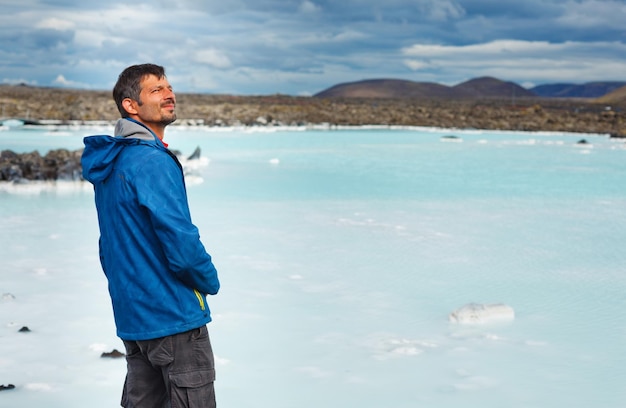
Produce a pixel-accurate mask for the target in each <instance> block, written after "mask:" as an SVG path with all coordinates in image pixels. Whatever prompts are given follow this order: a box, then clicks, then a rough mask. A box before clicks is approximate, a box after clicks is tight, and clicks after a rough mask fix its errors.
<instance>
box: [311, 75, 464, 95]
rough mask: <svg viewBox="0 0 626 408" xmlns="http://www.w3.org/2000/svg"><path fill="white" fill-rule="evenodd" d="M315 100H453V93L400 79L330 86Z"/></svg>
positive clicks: (429, 83) (440, 86)
mask: <svg viewBox="0 0 626 408" xmlns="http://www.w3.org/2000/svg"><path fill="white" fill-rule="evenodd" d="M313 96H314V97H317V98H454V97H455V96H456V95H455V93H454V91H453V90H452V89H451V88H450V87H448V86H445V85H440V84H435V83H432V82H414V81H405V80H401V79H367V80H364V81H357V82H347V83H343V84H338V85H335V86H332V87H330V88H328V89H326V90H324V91H322V92H319V93H317V94H315V95H313Z"/></svg>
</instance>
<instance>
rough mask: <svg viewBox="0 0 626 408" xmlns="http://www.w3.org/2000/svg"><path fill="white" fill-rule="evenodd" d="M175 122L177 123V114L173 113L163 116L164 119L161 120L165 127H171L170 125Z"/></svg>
mask: <svg viewBox="0 0 626 408" xmlns="http://www.w3.org/2000/svg"><path fill="white" fill-rule="evenodd" d="M175 121H176V112H172V113H171V114H169V115H163V117H162V119H161V121H160V123H161V124H162V125H163V126H167V125H169V124H170V123H174V122H175Z"/></svg>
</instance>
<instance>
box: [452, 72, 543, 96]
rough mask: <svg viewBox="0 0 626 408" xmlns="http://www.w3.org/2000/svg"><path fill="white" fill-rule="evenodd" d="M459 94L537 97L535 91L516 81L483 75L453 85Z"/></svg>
mask: <svg viewBox="0 0 626 408" xmlns="http://www.w3.org/2000/svg"><path fill="white" fill-rule="evenodd" d="M452 89H453V90H455V91H456V92H457V94H458V95H468V96H469V97H474V98H505V99H506V98H512V97H515V98H520V97H521V98H523V97H528V98H531V97H536V95H535V94H534V93H532V92H531V91H529V90H528V89H526V88H523V87H521V86H519V85H518V84H516V83H515V82H505V81H501V80H499V79H497V78H492V77H481V78H475V79H470V80H469V81H466V82H463V83H461V84H458V85H455V86H454V87H452Z"/></svg>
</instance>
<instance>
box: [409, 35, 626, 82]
mask: <svg viewBox="0 0 626 408" xmlns="http://www.w3.org/2000/svg"><path fill="white" fill-rule="evenodd" d="M402 53H403V54H404V55H405V57H406V58H405V60H404V64H405V65H406V66H407V67H408V68H409V69H411V70H414V71H428V70H433V69H436V70H438V72H437V73H438V75H440V76H448V77H450V78H457V79H458V80H459V82H460V80H461V79H468V78H472V77H476V76H485V75H486V76H494V77H497V78H500V79H506V80H517V81H535V82H537V81H543V82H545V81H560V82H562V81H572V82H581V81H592V80H611V79H613V80H619V79H623V72H626V61H625V60H624V59H623V58H621V57H620V56H621V55H625V54H626V44H624V43H619V42H595V43H583V42H574V41H568V42H562V43H550V42H547V41H519V40H497V41H491V42H488V43H483V44H472V45H465V46H447V45H432V44H415V45H412V46H410V47H407V48H404V49H403V50H402ZM591 55H593V56H592V57H591ZM600 67H601V68H600Z"/></svg>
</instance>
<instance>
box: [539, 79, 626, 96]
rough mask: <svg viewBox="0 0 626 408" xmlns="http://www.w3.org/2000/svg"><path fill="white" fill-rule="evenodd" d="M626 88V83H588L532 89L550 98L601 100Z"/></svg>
mask: <svg viewBox="0 0 626 408" xmlns="http://www.w3.org/2000/svg"><path fill="white" fill-rule="evenodd" d="M623 86H626V82H617V81H614V82H588V83H585V84H546V85H539V86H536V87H534V88H531V89H530V91H532V92H534V93H535V94H537V95H539V96H542V97H548V98H599V97H601V96H604V95H606V94H608V93H610V92H613V91H614V90H616V89H618V88H621V87H623Z"/></svg>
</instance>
